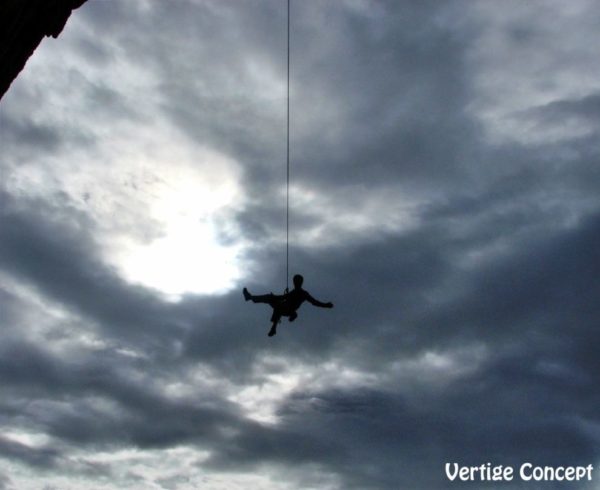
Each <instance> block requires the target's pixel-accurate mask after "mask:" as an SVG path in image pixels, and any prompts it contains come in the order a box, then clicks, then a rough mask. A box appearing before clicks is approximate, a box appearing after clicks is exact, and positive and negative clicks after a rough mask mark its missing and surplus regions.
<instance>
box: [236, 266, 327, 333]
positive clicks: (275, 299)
mask: <svg viewBox="0 0 600 490" xmlns="http://www.w3.org/2000/svg"><path fill="white" fill-rule="evenodd" d="M303 282H304V278H303V277H302V276H301V275H300V274H296V275H295V276H294V289H292V290H291V291H290V292H288V293H285V294H281V295H277V294H273V293H270V294H262V295H258V296H256V295H252V294H250V293H249V292H248V290H247V289H246V288H244V299H245V300H246V301H249V300H252V302H254V303H266V304H268V305H269V306H271V308H273V314H272V315H271V321H272V322H273V325H272V326H271V330H269V337H272V336H273V335H275V334H276V333H277V324H278V323H279V320H281V317H282V316H287V317H289V320H290V322H293V321H294V320H295V319H296V318H297V317H298V313H296V310H297V309H298V308H300V305H301V304H302V303H304V301H308V302H309V303H311V304H313V305H315V306H319V307H321V308H333V303H331V302H329V303H322V302H321V301H319V300H316V299H315V298H313V297H312V296H311V295H310V294H309V292H308V291H306V290H304V289H302V283H303Z"/></svg>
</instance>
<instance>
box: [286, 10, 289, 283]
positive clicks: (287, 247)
mask: <svg viewBox="0 0 600 490" xmlns="http://www.w3.org/2000/svg"><path fill="white" fill-rule="evenodd" d="M286 151H287V155H286V169H287V180H286V202H285V226H286V235H285V284H286V291H289V286H290V0H287V148H286Z"/></svg>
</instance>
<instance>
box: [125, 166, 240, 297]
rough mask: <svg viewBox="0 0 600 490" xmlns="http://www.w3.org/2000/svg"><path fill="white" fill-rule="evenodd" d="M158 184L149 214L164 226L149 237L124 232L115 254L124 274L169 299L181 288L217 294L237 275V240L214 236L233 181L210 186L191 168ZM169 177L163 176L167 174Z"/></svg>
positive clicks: (228, 203)
mask: <svg viewBox="0 0 600 490" xmlns="http://www.w3.org/2000/svg"><path fill="white" fill-rule="evenodd" d="M184 173H187V174H189V175H183V176H178V177H175V178H174V179H170V182H168V183H165V184H159V189H158V195H156V197H155V198H154V200H153V202H152V203H151V204H150V209H149V213H150V216H151V217H152V218H153V219H155V220H157V221H159V222H161V223H162V224H163V225H164V229H163V232H162V233H161V236H160V237H158V238H156V239H153V240H151V241H149V242H139V241H137V240H131V239H130V238H128V237H126V238H125V239H124V240H123V243H122V248H121V250H120V251H119V252H118V253H117V255H116V262H117V264H118V265H119V268H120V270H121V271H122V273H123V274H124V276H125V277H126V278H127V279H128V280H130V281H132V282H138V283H141V284H143V285H145V286H148V287H151V288H154V289H157V290H159V291H161V292H163V293H165V294H167V295H168V296H169V297H171V298H172V299H176V298H177V297H178V296H180V295H182V294H184V293H216V292H222V291H226V290H228V289H230V288H231V287H232V286H233V285H234V282H235V279H237V278H238V276H239V264H238V256H239V253H240V251H241V247H240V245H239V244H231V245H225V244H223V243H222V241H221V240H220V239H219V234H220V229H221V228H222V227H223V225H224V223H223V222H222V221H221V220H219V216H220V217H221V218H223V219H225V216H224V214H222V211H223V210H224V209H226V208H227V207H228V206H230V205H231V204H232V201H233V198H234V196H235V189H236V186H235V183H233V182H231V181H226V182H224V183H223V184H222V185H219V186H216V187H212V186H211V185H208V184H207V183H206V182H205V181H203V180H202V178H201V177H199V176H197V175H196V176H194V175H193V172H184ZM167 178H168V177H167Z"/></svg>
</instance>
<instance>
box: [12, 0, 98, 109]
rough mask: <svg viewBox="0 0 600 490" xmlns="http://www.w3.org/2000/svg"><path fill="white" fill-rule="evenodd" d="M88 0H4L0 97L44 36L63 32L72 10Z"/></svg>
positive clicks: (55, 35) (54, 35) (53, 35)
mask: <svg viewBox="0 0 600 490" xmlns="http://www.w3.org/2000/svg"><path fill="white" fill-rule="evenodd" d="M86 1H87V0H2V1H0V99H1V98H2V97H3V96H4V94H5V93H6V91H7V90H8V88H9V87H10V84H11V83H12V82H13V80H14V79H15V78H16V77H17V75H18V74H19V73H20V72H21V70H22V69H23V67H24V66H25V63H27V60H28V59H29V57H30V56H31V55H32V54H33V52H34V51H35V49H36V48H37V47H38V45H39V44H40V42H41V40H42V38H43V37H44V36H52V37H54V38H56V37H58V35H59V34H60V33H61V32H62V30H63V28H64V27H65V24H66V23H67V20H68V19H69V16H70V15H71V12H72V11H73V10H74V9H76V8H79V7H81V6H82V5H83V4H84V3H85V2H86Z"/></svg>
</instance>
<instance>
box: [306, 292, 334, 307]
mask: <svg viewBox="0 0 600 490" xmlns="http://www.w3.org/2000/svg"><path fill="white" fill-rule="evenodd" d="M306 301H308V302H309V303H310V304H311V305H315V306H318V307H319V308H333V303H332V302H331V301H330V302H329V303H323V302H322V301H319V300H318V299H315V298H313V297H312V296H311V295H310V294H308V293H306Z"/></svg>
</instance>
